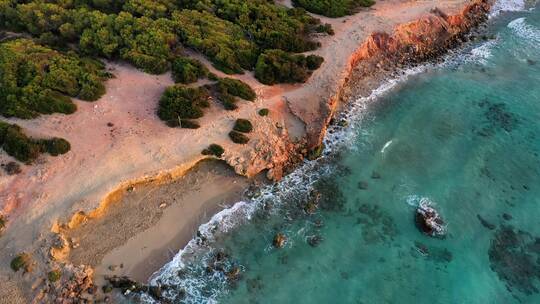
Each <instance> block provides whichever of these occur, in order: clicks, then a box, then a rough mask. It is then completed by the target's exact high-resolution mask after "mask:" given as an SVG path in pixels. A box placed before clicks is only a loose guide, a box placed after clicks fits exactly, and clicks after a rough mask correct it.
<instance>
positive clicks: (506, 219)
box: [502, 213, 512, 221]
mask: <svg viewBox="0 0 540 304" xmlns="http://www.w3.org/2000/svg"><path fill="white" fill-rule="evenodd" d="M502 217H503V219H504V220H505V221H509V220H511V219H512V216H511V215H510V214H508V213H503V215H502Z"/></svg>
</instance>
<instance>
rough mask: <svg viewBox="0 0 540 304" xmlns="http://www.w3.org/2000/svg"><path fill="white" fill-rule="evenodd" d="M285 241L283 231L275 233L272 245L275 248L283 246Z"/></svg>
mask: <svg viewBox="0 0 540 304" xmlns="http://www.w3.org/2000/svg"><path fill="white" fill-rule="evenodd" d="M286 242H287V237H286V236H285V235H284V234H283V233H277V234H276V235H275V236H274V239H273V240H272V245H273V246H274V247H275V248H283V246H285V243H286Z"/></svg>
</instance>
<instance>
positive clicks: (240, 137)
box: [229, 130, 249, 145]
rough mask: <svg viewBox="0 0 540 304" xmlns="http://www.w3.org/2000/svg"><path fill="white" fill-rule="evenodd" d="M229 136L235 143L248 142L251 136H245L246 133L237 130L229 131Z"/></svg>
mask: <svg viewBox="0 0 540 304" xmlns="http://www.w3.org/2000/svg"><path fill="white" fill-rule="evenodd" d="M229 137H230V138H231V140H232V141H233V142H234V143H235V144H241V145H243V144H247V143H248V142H249V137H247V136H245V135H244V134H242V133H240V132H237V131H234V130H233V131H231V132H229Z"/></svg>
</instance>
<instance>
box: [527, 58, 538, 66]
mask: <svg viewBox="0 0 540 304" xmlns="http://www.w3.org/2000/svg"><path fill="white" fill-rule="evenodd" d="M527 64H528V65H535V64H536V61H535V60H532V59H527Z"/></svg>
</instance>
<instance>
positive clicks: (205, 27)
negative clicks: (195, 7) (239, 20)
mask: <svg viewBox="0 0 540 304" xmlns="http://www.w3.org/2000/svg"><path fill="white" fill-rule="evenodd" d="M173 22H174V24H176V25H177V26H176V29H177V31H178V33H179V37H180V41H182V42H183V43H184V44H185V45H187V46H190V47H192V48H194V49H196V50H198V51H200V52H201V53H203V54H205V55H206V56H208V57H209V59H210V60H211V61H212V63H213V64H214V66H215V67H216V68H217V69H219V70H221V71H223V72H224V73H227V74H234V73H242V72H243V69H249V70H250V69H252V68H253V66H254V65H255V62H256V60H257V55H258V50H257V46H256V45H255V44H254V43H253V42H251V41H250V40H249V39H248V38H247V37H246V36H245V34H244V32H243V30H242V28H241V27H239V26H238V25H235V24H232V23H231V22H229V21H226V20H223V19H220V18H217V17H216V16H214V15H212V14H211V13H209V12H206V11H203V12H198V11H192V10H182V11H178V12H175V13H174V14H173Z"/></svg>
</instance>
